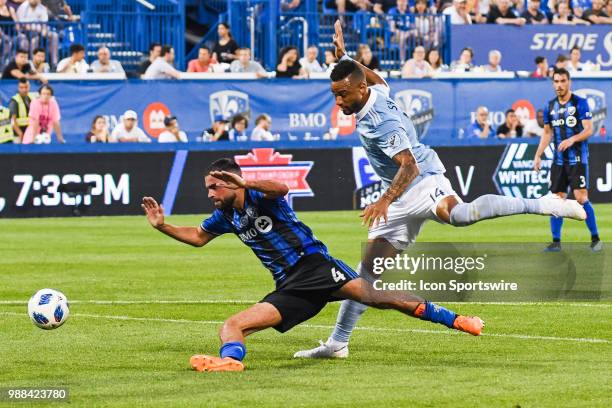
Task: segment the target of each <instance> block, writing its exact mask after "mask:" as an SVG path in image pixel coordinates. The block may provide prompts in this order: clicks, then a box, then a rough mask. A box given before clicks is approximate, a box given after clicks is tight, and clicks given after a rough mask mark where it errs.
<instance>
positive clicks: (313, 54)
mask: <svg viewBox="0 0 612 408" xmlns="http://www.w3.org/2000/svg"><path fill="white" fill-rule="evenodd" d="M318 56H319V49H318V48H317V47H316V46H315V45H311V46H310V47H308V49H307V50H306V56H305V57H302V58H300V65H301V66H302V68H304V69H305V70H306V71H307V72H308V73H309V74H310V73H312V72H323V71H324V70H323V67H322V66H321V64H319V61H317V57H318Z"/></svg>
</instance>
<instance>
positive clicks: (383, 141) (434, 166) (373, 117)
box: [357, 85, 446, 190]
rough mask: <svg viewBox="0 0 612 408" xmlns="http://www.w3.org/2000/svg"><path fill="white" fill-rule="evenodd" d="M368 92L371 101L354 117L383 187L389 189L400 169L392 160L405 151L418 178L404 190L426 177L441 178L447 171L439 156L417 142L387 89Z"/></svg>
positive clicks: (381, 86) (379, 88) (375, 89)
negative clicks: (417, 170)
mask: <svg viewBox="0 0 612 408" xmlns="http://www.w3.org/2000/svg"><path fill="white" fill-rule="evenodd" d="M369 89H370V91H371V92H370V97H369V98H368V101H367V102H366V104H365V106H364V107H363V108H362V109H361V110H360V111H359V112H358V113H357V131H358V132H359V138H360V139H361V144H363V147H364V149H365V151H366V154H367V155H368V158H369V159H370V164H371V165H372V168H373V169H374V171H375V172H376V174H377V175H378V177H380V178H381V180H382V183H383V187H384V188H387V187H389V185H390V184H391V182H392V181H393V178H394V177H395V174H396V173H397V170H398V169H399V166H398V165H397V164H396V163H395V162H394V161H393V159H392V157H393V156H395V155H396V154H398V153H399V152H401V151H402V150H406V149H410V151H411V152H412V155H413V156H414V158H415V160H416V162H417V166H418V167H419V175H418V176H417V177H416V179H414V181H413V182H412V183H411V184H410V185H409V186H408V187H407V188H406V190H409V189H410V188H412V187H413V186H414V185H416V184H417V183H418V182H419V181H421V180H422V179H423V178H425V177H427V176H432V175H435V174H443V173H444V172H445V171H446V169H445V168H444V165H443V164H442V162H441V161H440V158H438V154H437V153H436V152H435V151H434V150H433V149H431V148H430V147H429V146H426V145H424V144H422V143H421V142H419V139H418V137H417V134H416V129H415V128H414V125H413V124H412V121H411V120H410V119H409V118H408V116H407V115H406V114H405V113H404V112H403V111H402V110H400V108H399V107H398V106H397V104H396V103H395V101H394V100H393V99H391V98H390V97H389V87H388V86H386V85H374V86H371V87H369Z"/></svg>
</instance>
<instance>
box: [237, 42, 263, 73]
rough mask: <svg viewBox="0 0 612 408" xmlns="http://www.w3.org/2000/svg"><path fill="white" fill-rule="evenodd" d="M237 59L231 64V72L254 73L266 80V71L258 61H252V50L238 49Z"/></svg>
mask: <svg viewBox="0 0 612 408" xmlns="http://www.w3.org/2000/svg"><path fill="white" fill-rule="evenodd" d="M236 55H237V56H238V58H237V59H235V60H234V61H232V63H231V64H230V72H253V73H255V74H256V75H257V77H258V78H265V77H266V76H267V75H266V70H265V69H264V68H263V67H262V66H261V64H260V63H259V62H257V61H252V60H251V49H250V48H238V49H237V50H236Z"/></svg>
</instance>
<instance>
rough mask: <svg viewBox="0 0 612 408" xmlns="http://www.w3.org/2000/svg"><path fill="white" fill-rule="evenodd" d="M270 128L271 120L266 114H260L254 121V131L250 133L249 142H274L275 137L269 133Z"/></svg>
mask: <svg viewBox="0 0 612 408" xmlns="http://www.w3.org/2000/svg"><path fill="white" fill-rule="evenodd" d="M270 126H272V118H271V117H270V116H269V115H267V114H265V113H264V114H262V115H259V116H258V117H257V119H255V129H253V132H252V133H251V141H253V142H262V141H274V140H277V137H276V136H275V135H273V134H272V133H271V132H270Z"/></svg>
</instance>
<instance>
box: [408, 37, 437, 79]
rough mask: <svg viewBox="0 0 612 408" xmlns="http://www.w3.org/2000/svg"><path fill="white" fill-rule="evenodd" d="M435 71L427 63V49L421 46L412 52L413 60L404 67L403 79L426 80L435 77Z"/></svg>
mask: <svg viewBox="0 0 612 408" xmlns="http://www.w3.org/2000/svg"><path fill="white" fill-rule="evenodd" d="M433 73H434V70H433V68H432V67H431V65H429V62H427V61H425V47H423V46H421V45H419V46H418V47H416V48H415V49H414V51H413V52H412V58H411V59H409V60H408V61H406V63H405V64H404V66H403V67H402V78H425V77H431V76H433Z"/></svg>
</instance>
